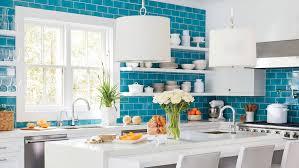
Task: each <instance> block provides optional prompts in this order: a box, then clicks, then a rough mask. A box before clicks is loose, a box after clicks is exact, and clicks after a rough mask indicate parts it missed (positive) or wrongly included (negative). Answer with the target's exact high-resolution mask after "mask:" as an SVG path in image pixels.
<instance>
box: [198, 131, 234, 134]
mask: <svg viewBox="0 0 299 168" xmlns="http://www.w3.org/2000/svg"><path fill="white" fill-rule="evenodd" d="M203 133H206V134H214V135H218V134H228V133H229V132H224V131H208V132H203Z"/></svg>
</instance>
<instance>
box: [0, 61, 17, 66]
mask: <svg viewBox="0 0 299 168" xmlns="http://www.w3.org/2000/svg"><path fill="white" fill-rule="evenodd" d="M0 66H16V62H15V61H0Z"/></svg>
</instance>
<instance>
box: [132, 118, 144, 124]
mask: <svg viewBox="0 0 299 168" xmlns="http://www.w3.org/2000/svg"><path fill="white" fill-rule="evenodd" d="M132 122H133V124H134V125H140V124H141V122H142V119H141V117H140V116H134V117H133V118H132Z"/></svg>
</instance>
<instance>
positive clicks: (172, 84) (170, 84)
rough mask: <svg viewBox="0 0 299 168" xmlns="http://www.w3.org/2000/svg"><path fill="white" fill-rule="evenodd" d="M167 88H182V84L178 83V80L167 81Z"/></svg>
mask: <svg viewBox="0 0 299 168" xmlns="http://www.w3.org/2000/svg"><path fill="white" fill-rule="evenodd" d="M165 89H166V91H173V90H175V89H180V86H179V85H177V81H166V85H165Z"/></svg>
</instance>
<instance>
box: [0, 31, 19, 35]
mask: <svg viewBox="0 0 299 168" xmlns="http://www.w3.org/2000/svg"><path fill="white" fill-rule="evenodd" d="M16 34H17V32H16V31H13V30H0V35H1V36H16Z"/></svg>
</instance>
